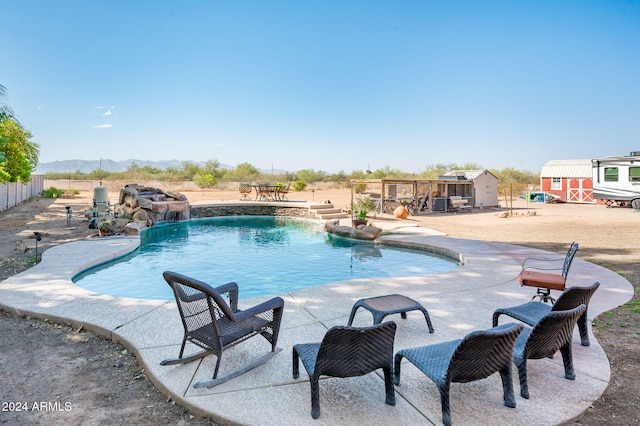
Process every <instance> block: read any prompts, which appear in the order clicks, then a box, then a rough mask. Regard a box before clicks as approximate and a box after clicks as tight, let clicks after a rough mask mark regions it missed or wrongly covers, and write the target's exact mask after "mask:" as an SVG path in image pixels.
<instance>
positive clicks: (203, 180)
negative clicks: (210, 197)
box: [193, 174, 218, 188]
mask: <svg viewBox="0 0 640 426" xmlns="http://www.w3.org/2000/svg"><path fill="white" fill-rule="evenodd" d="M193 183H195V184H196V185H198V186H199V187H200V188H213V187H214V186H215V184H216V183H218V178H217V177H215V176H214V175H211V174H199V175H195V177H194V178H193Z"/></svg>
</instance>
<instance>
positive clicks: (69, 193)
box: [64, 188, 80, 195]
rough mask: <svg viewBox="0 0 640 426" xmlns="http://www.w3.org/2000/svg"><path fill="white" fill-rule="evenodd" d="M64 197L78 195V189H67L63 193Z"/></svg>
mask: <svg viewBox="0 0 640 426" xmlns="http://www.w3.org/2000/svg"><path fill="white" fill-rule="evenodd" d="M64 193H65V195H79V194H80V190H79V189H75V188H72V189H67V190H66V191H64Z"/></svg>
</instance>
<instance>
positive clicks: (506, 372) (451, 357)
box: [394, 323, 524, 426]
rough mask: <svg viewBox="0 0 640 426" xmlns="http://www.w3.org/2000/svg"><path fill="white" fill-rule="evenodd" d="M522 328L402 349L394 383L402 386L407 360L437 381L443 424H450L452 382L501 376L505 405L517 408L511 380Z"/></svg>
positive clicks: (510, 326) (508, 327) (476, 333)
mask: <svg viewBox="0 0 640 426" xmlns="http://www.w3.org/2000/svg"><path fill="white" fill-rule="evenodd" d="M523 328H524V326H523V325H522V324H515V323H514V324H505V325H501V326H500V327H496V328H492V329H489V330H480V331H474V332H472V333H469V334H468V335H467V336H465V337H464V338H463V339H461V340H460V339H458V340H452V341H449V342H443V343H436V344H433V345H429V346H422V347H419V348H410V349H403V350H400V351H398V353H397V354H396V356H395V363H394V368H395V373H394V383H395V384H399V383H400V363H401V361H402V358H403V357H405V358H407V359H408V360H409V361H410V362H411V363H412V364H413V365H415V366H416V367H418V369H420V371H422V372H423V373H424V374H426V375H427V377H429V378H430V379H431V380H433V381H434V383H435V384H436V386H437V387H438V391H440V404H441V406H442V422H443V423H444V424H445V425H447V426H448V425H450V424H451V410H450V408H449V387H450V383H451V382H459V383H467V382H472V381H475V380H480V379H484V378H486V377H489V376H490V375H492V374H494V373H496V372H499V373H500V377H501V379H502V390H503V393H504V405H506V406H507V407H511V408H514V407H515V406H516V401H515V397H514V393H513V380H512V378H511V369H512V366H511V360H512V357H513V350H514V345H515V343H516V339H517V337H518V334H520V332H521V331H522V329H523Z"/></svg>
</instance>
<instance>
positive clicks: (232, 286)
mask: <svg viewBox="0 0 640 426" xmlns="http://www.w3.org/2000/svg"><path fill="white" fill-rule="evenodd" d="M215 290H216V291H217V292H218V293H219V294H220V295H221V296H223V295H224V294H227V293H228V294H229V307H230V308H231V310H232V311H234V312H235V311H237V310H238V297H239V296H238V294H239V290H238V284H237V283H235V282H230V283H226V284H222V285H221V286H219V287H216V288H215Z"/></svg>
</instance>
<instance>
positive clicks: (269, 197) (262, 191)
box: [253, 184, 282, 201]
mask: <svg viewBox="0 0 640 426" xmlns="http://www.w3.org/2000/svg"><path fill="white" fill-rule="evenodd" d="M253 187H254V188H255V190H256V201H265V200H266V201H281V200H282V198H281V197H280V190H281V189H282V185H270V184H257V185H253Z"/></svg>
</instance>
